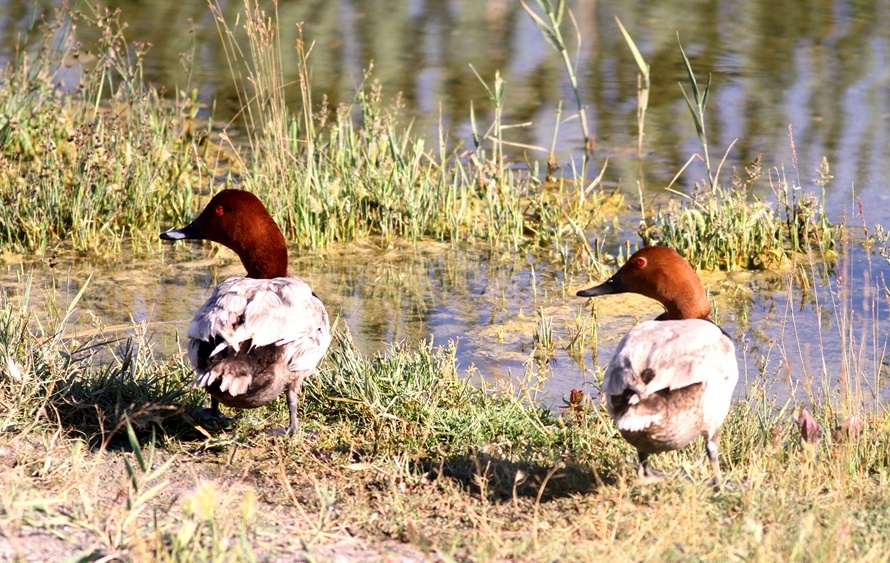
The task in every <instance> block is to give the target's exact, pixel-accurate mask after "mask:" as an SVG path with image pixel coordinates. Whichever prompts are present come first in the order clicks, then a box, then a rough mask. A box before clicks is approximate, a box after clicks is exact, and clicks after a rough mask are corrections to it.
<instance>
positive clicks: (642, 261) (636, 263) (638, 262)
mask: <svg viewBox="0 0 890 563" xmlns="http://www.w3.org/2000/svg"><path fill="white" fill-rule="evenodd" d="M634 266H636V267H637V268H643V267H645V266H646V259H645V258H643V257H637V258H634Z"/></svg>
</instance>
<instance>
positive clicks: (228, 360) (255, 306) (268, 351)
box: [188, 277, 331, 408]
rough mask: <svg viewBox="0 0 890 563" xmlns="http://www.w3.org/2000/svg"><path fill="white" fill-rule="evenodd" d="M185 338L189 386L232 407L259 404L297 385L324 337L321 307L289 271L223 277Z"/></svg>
mask: <svg viewBox="0 0 890 563" xmlns="http://www.w3.org/2000/svg"><path fill="white" fill-rule="evenodd" d="M188 336H189V338H190V342H189V360H190V361H191V364H192V366H193V367H194V368H195V371H196V372H197V378H196V379H195V386H196V387H203V388H205V389H206V390H207V392H208V393H210V394H211V395H212V396H213V397H214V398H215V399H217V400H218V401H219V402H220V403H222V404H224V405H227V406H230V407H236V408H255V407H260V406H262V405H265V404H267V403H269V402H271V401H272V400H274V399H275V398H276V397H278V396H279V395H280V394H281V393H282V392H284V391H285V390H287V389H294V390H298V389H299V387H300V385H301V384H302V382H303V379H304V378H305V377H306V376H307V375H308V374H310V373H312V371H313V370H314V369H315V367H316V365H317V364H318V362H319V361H320V360H321V358H322V357H323V356H324V353H325V351H326V350H327V348H328V346H329V345H330V342H331V333H330V323H329V320H328V314H327V311H325V308H324V305H323V304H322V303H321V301H320V300H319V299H318V297H316V296H315V294H314V293H312V290H311V289H310V288H309V286H308V285H307V284H306V283H305V282H303V281H302V280H300V279H298V278H291V277H284V278H272V279H253V278H243V277H235V278H230V279H228V280H226V281H224V282H223V283H221V284H220V285H219V286H217V288H216V289H215V290H214V291H213V294H212V295H211V296H210V299H208V300H207V302H206V303H204V305H203V306H202V307H201V309H200V310H199V311H198V313H197V314H196V315H195V318H194V320H193V321H192V324H191V325H190V326H189V331H188Z"/></svg>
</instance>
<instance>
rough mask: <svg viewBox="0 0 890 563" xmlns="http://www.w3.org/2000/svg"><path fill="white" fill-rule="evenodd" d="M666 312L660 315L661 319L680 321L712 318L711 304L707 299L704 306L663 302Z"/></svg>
mask: <svg viewBox="0 0 890 563" xmlns="http://www.w3.org/2000/svg"><path fill="white" fill-rule="evenodd" d="M662 304H663V305H664V307H665V312H664V313H662V314H661V315H659V316H658V320H660V321H675V320H676V321H679V320H685V319H703V320H706V321H709V320H711V305H710V303H708V302H707V299H705V303H704V306H702V305H701V304H697V305H693V304H677V303H662Z"/></svg>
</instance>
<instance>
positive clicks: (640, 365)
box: [603, 319, 738, 454]
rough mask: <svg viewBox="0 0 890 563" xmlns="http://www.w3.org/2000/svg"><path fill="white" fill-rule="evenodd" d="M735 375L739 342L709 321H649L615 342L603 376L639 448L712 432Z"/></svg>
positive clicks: (677, 444)
mask: <svg viewBox="0 0 890 563" xmlns="http://www.w3.org/2000/svg"><path fill="white" fill-rule="evenodd" d="M737 381H738V363H737V362H736V358H735V346H734V345H733V343H732V341H731V340H730V339H729V337H728V336H727V335H726V334H724V333H723V331H722V330H720V328H719V327H718V326H716V325H715V324H713V323H712V322H710V321H705V320H699V319H690V320H678V321H648V322H644V323H641V324H639V325H637V326H636V327H634V328H633V329H632V330H631V331H630V332H629V333H628V334H627V335H626V336H625V337H624V339H623V340H622V341H621V343H620V344H619V345H618V349H617V350H616V352H615V355H614V356H613V357H612V360H611V361H610V362H609V366H608V368H607V369H606V374H605V377H604V379H603V392H604V393H605V395H606V396H607V397H606V406H607V408H608V410H609V414H610V415H611V416H612V418H613V419H614V420H615V424H616V426H617V427H618V430H619V431H620V432H621V435H622V436H623V437H624V438H625V439H626V440H627V441H628V442H630V444H631V445H633V446H634V447H635V448H637V450H638V451H640V452H642V453H644V454H653V453H658V452H664V451H669V450H675V449H679V448H682V447H683V446H685V445H687V444H688V443H689V442H691V441H692V440H694V439H695V438H696V437H699V436H703V437H705V438H706V439H707V440H709V441H710V440H712V439H713V438H714V437H715V436H716V435H717V433H718V432H719V430H720V426H721V425H722V424H723V421H724V420H725V419H726V415H727V414H728V412H729V406H730V401H731V399H732V393H733V390H734V388H735V385H736V382H737Z"/></svg>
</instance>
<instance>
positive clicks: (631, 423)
mask: <svg viewBox="0 0 890 563" xmlns="http://www.w3.org/2000/svg"><path fill="white" fill-rule="evenodd" d="M661 420H662V416H661V415H660V414H642V413H636V412H634V409H631V410H630V411H629V412H627V413H626V414H625V415H624V416H622V417H620V418H618V419H616V420H615V426H617V427H618V430H623V431H625V432H640V431H643V430H645V429H647V428H649V427H650V426H652V425H653V424H659V423H660V422H661Z"/></svg>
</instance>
